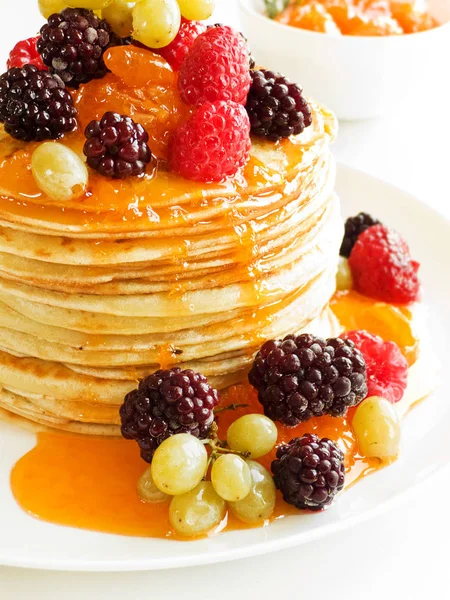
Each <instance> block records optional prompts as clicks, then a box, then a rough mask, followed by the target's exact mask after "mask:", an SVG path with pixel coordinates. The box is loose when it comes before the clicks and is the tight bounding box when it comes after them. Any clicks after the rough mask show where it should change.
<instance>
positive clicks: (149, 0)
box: [38, 0, 215, 48]
mask: <svg viewBox="0 0 450 600" xmlns="http://www.w3.org/2000/svg"><path fill="white" fill-rule="evenodd" d="M38 2H39V9H40V11H41V14H42V15H43V16H44V17H45V18H46V19H48V17H49V16H50V15H51V14H53V13H56V12H61V11H62V10H63V9H64V8H67V7H68V6H70V7H73V8H89V9H91V10H94V11H95V12H97V11H101V13H98V14H101V16H102V18H104V19H106V20H107V21H108V23H109V24H110V25H111V27H112V29H113V31H114V32H115V33H116V34H117V35H119V36H121V37H127V36H129V35H133V37H134V38H135V39H136V40H137V41H139V42H141V43H142V44H144V45H145V46H148V47H149V48H163V47H164V46H168V45H169V44H170V43H171V42H172V41H173V40H174V39H175V37H176V36H177V34H178V31H179V29H180V25H181V17H182V16H183V17H184V18H185V19H188V20H190V21H193V20H195V21H203V20H205V19H209V17H210V16H211V15H212V14H213V12H214V8H215V0H134V1H133V2H128V1H127V0H38Z"/></svg>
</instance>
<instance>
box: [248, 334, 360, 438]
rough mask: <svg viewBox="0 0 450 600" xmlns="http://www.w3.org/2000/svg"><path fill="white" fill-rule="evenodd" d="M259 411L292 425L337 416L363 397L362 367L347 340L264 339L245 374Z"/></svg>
mask: <svg viewBox="0 0 450 600" xmlns="http://www.w3.org/2000/svg"><path fill="white" fill-rule="evenodd" d="M248 379H249V382H250V384H251V385H252V386H253V387H254V388H256V390H257V391H258V399H259V401H260V402H261V404H262V406H263V408H264V413H265V414H266V415H267V416H268V417H270V418H271V419H273V420H275V421H281V423H284V425H288V426H291V427H292V426H295V425H298V424H299V423H301V422H302V421H307V420H308V419H310V418H311V417H318V416H321V415H324V414H330V415H332V416H333V417H340V416H343V415H345V414H346V413H347V409H348V408H349V407H351V406H355V405H356V404H359V402H361V400H363V399H364V398H365V397H366V396H367V384H366V365H365V362H364V358H363V356H362V354H361V352H360V351H359V350H358V349H357V348H355V345H354V344H353V342H351V341H350V340H343V339H340V338H330V339H328V340H326V341H325V340H323V339H322V338H319V337H315V336H314V335H312V334H308V333H306V334H302V335H288V336H286V337H285V338H284V339H283V340H271V341H269V342H266V343H265V344H264V345H263V346H262V347H261V350H260V351H259V352H258V354H257V355H256V358H255V361H254V363H253V366H252V368H251V370H250V373H249V376H248Z"/></svg>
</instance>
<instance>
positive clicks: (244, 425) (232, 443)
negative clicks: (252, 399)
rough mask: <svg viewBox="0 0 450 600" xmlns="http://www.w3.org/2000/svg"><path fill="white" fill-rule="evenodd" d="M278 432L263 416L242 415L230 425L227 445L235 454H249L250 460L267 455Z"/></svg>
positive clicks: (271, 422)
mask: <svg viewBox="0 0 450 600" xmlns="http://www.w3.org/2000/svg"><path fill="white" fill-rule="evenodd" d="M277 437H278V430H277V426H276V425H275V423H274V422H273V421H271V420H270V419H269V418H268V417H265V416H264V415H258V414H252V415H244V416H243V417H240V418H239V419H237V420H236V421H235V422H234V423H232V424H231V425H230V427H229V428H228V431H227V443H228V446H229V447H230V448H231V450H234V451H235V452H242V453H244V452H245V453H247V452H250V454H249V457H250V458H259V457H260V456H264V455H265V454H268V453H269V452H270V451H271V450H272V449H273V447H274V446H275V444H276V443H277Z"/></svg>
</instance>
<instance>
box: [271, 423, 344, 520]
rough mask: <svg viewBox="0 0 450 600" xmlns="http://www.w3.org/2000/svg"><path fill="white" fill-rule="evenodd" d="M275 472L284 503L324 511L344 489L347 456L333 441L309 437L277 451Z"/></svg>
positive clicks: (305, 436)
mask: <svg viewBox="0 0 450 600" xmlns="http://www.w3.org/2000/svg"><path fill="white" fill-rule="evenodd" d="M272 472H273V475H274V477H273V479H274V482H275V485H276V487H277V488H278V489H279V490H280V491H281V493H282V494H283V498H284V500H285V502H287V503H288V504H293V505H294V506H295V507H296V508H300V509H309V510H322V509H323V508H325V507H326V506H329V505H330V504H331V502H332V501H333V499H334V497H335V496H336V494H337V493H338V492H340V491H341V490H342V488H343V487H344V481H345V465H344V455H343V453H342V452H341V450H340V449H339V448H338V447H337V446H336V444H335V443H334V442H332V441H331V440H329V439H327V438H322V439H320V438H318V437H317V435H314V434H312V433H306V434H305V435H304V436H302V437H301V438H294V439H293V440H291V441H290V442H289V443H288V444H283V445H281V446H280V447H279V448H278V449H277V460H274V461H273V462H272Z"/></svg>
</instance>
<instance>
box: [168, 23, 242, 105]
mask: <svg viewBox="0 0 450 600" xmlns="http://www.w3.org/2000/svg"><path fill="white" fill-rule="evenodd" d="M178 88H179V90H180V94H181V98H182V99H183V100H184V101H185V102H187V103H188V104H197V103H199V102H205V101H208V102H216V101H218V100H227V101H232V102H237V103H239V104H245V102H246V99H247V94H248V91H249V89H250V73H249V52H248V47H247V44H246V42H245V40H244V38H243V37H242V36H241V35H240V34H239V33H238V32H236V31H234V30H233V29H231V27H225V26H224V27H211V28H210V29H208V31H206V32H205V33H203V34H202V35H200V36H199V37H198V38H197V39H196V40H195V42H194V45H193V46H192V48H191V49H190V51H189V53H188V54H187V56H186V58H185V59H184V61H183V64H182V65H181V68H180V74H179V79H178Z"/></svg>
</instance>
